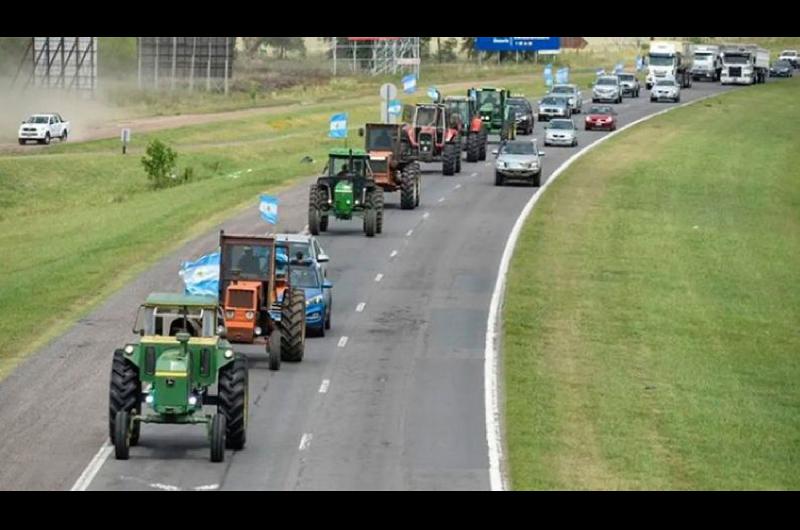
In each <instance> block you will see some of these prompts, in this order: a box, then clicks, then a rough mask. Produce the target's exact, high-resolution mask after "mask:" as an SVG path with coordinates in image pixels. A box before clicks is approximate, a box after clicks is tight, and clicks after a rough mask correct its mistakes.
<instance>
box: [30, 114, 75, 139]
mask: <svg viewBox="0 0 800 530" xmlns="http://www.w3.org/2000/svg"><path fill="white" fill-rule="evenodd" d="M69 129H70V127H69V122H68V121H66V120H65V119H64V118H62V117H61V115H60V114H56V113H53V114H34V115H32V116H29V117H28V119H26V120H25V121H23V122H22V125H20V126H19V133H18V134H17V136H18V138H19V144H20V145H24V144H26V143H27V142H28V140H35V141H36V142H37V143H40V144H49V143H50V140H52V139H53V138H59V139H60V140H61V141H62V142H66V141H67V137H68V136H69Z"/></svg>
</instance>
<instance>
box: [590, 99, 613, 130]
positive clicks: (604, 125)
mask: <svg viewBox="0 0 800 530" xmlns="http://www.w3.org/2000/svg"><path fill="white" fill-rule="evenodd" d="M585 129H586V130H587V131H589V130H594V129H604V130H608V131H616V130H617V111H615V110H614V107H612V106H611V105H592V107H591V108H590V109H589V114H588V115H587V116H586V127H585Z"/></svg>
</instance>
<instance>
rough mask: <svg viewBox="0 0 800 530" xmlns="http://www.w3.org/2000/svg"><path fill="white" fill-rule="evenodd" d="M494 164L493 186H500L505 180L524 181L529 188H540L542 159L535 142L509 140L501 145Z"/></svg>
mask: <svg viewBox="0 0 800 530" xmlns="http://www.w3.org/2000/svg"><path fill="white" fill-rule="evenodd" d="M492 154H494V155H497V160H496V161H495V163H494V184H495V186H502V185H503V184H505V182H506V180H525V181H527V182H528V183H529V184H530V185H531V186H541V185H542V184H541V178H542V157H543V156H544V153H543V152H542V151H539V148H538V147H537V145H536V140H511V141H508V142H505V143H503V145H501V146H500V150H499V151H498V150H497V149H495V150H494V151H492Z"/></svg>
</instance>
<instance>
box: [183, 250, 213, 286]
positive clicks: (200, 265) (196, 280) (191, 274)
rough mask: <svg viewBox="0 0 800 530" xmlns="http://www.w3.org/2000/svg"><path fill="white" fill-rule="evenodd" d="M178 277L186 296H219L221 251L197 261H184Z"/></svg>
mask: <svg viewBox="0 0 800 530" xmlns="http://www.w3.org/2000/svg"><path fill="white" fill-rule="evenodd" d="M178 275H179V276H180V277H181V278H182V279H183V284H184V286H185V288H184V290H185V293H186V294H196V295H207V296H217V295H218V291H219V251H217V252H214V253H212V254H207V255H205V256H203V257H202V258H200V259H198V260H197V261H184V262H183V263H182V264H181V270H180V271H178Z"/></svg>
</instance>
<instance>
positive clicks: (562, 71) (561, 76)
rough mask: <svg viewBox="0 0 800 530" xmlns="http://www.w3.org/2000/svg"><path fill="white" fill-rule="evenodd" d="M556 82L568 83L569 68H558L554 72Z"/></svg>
mask: <svg viewBox="0 0 800 530" xmlns="http://www.w3.org/2000/svg"><path fill="white" fill-rule="evenodd" d="M556 83H559V84H560V83H569V68H559V69H558V71H557V72H556Z"/></svg>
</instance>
